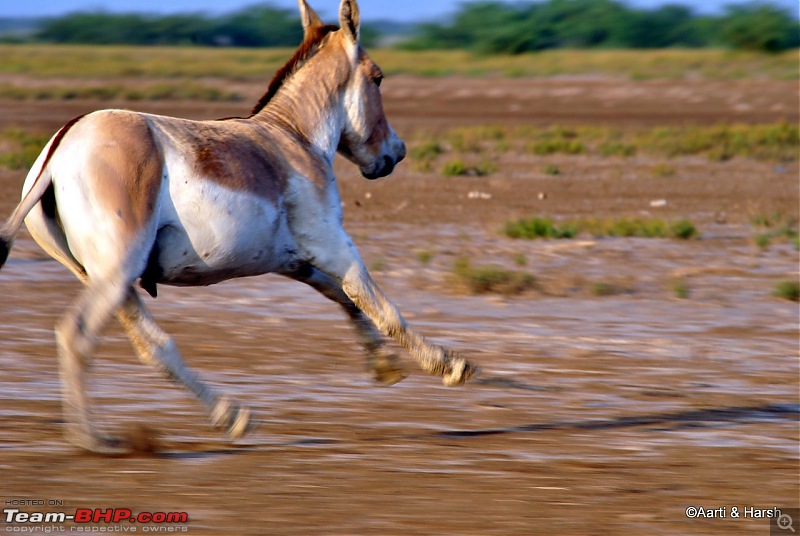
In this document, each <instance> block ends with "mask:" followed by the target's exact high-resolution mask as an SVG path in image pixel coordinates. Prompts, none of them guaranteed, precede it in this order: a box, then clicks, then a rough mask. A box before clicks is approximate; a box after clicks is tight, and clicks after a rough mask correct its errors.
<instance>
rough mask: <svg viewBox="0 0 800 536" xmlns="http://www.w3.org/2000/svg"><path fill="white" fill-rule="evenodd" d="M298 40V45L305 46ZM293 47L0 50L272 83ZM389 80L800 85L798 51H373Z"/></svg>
mask: <svg viewBox="0 0 800 536" xmlns="http://www.w3.org/2000/svg"><path fill="white" fill-rule="evenodd" d="M299 42H300V40H299V37H298V39H297V40H296V41H294V43H299ZM293 53H294V49H293V48H249V49H241V48H224V47H222V48H210V47H159V46H148V47H141V46H119V45H111V46H103V47H97V46H86V45H68V46H65V45H47V44H23V45H17V44H14V45H12V44H0V57H2V58H3V61H2V62H0V73H7V74H16V75H26V76H31V77H35V78H48V77H58V78H67V79H69V78H72V79H78V80H83V79H87V78H104V79H108V78H116V77H141V78H206V77H230V78H234V79H243V78H249V79H257V80H264V79H267V78H269V77H270V76H271V75H272V73H274V72H275V71H276V70H277V69H278V68H280V67H281V65H283V64H284V63H285V62H286V60H287V59H288V58H289V57H291V55H292V54H293ZM370 55H371V56H373V57H374V58H375V60H376V61H377V62H378V63H379V64H380V65H381V68H382V69H383V70H384V72H386V73H387V74H389V75H391V74H400V73H403V74H414V75H419V76H449V75H456V74H457V75H462V76H486V75H494V76H498V75H499V76H509V77H550V76H558V75H579V74H587V73H592V74H595V75H606V76H612V77H625V78H635V79H672V80H674V79H683V78H686V77H687V76H692V77H694V78H697V77H702V78H707V79H714V80H731V79H734V80H735V79H741V78H749V77H752V78H766V79H773V80H797V79H798V78H799V77H800V73H798V70H797V52H796V51H787V52H783V53H780V54H770V55H765V54H759V53H755V52H730V51H725V50H715V49H707V50H685V49H683V50H681V49H660V50H647V51H643V50H546V51H542V52H538V53H536V54H520V55H515V56H508V55H482V54H479V55H476V54H473V53H470V52H467V51H463V50H420V51H407V50H395V49H373V50H370Z"/></svg>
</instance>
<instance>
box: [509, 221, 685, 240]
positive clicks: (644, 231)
mask: <svg viewBox="0 0 800 536" xmlns="http://www.w3.org/2000/svg"><path fill="white" fill-rule="evenodd" d="M581 233H586V234H590V235H592V236H595V237H598V238H600V237H604V236H617V237H643V238H679V239H683V240H688V239H690V238H694V237H696V236H698V235H699V231H698V230H697V227H695V225H694V224H693V223H692V222H691V221H689V220H686V219H680V220H676V221H674V222H672V223H669V222H667V221H666V220H663V219H659V218H615V219H597V218H585V219H580V220H572V221H565V222H560V223H557V222H554V221H553V220H552V219H550V218H546V217H539V216H534V217H531V218H522V219H517V220H512V221H509V222H507V223H506V225H505V227H504V228H503V234H505V235H506V236H508V237H509V238H527V239H536V238H574V237H576V236H578V235H579V234H581Z"/></svg>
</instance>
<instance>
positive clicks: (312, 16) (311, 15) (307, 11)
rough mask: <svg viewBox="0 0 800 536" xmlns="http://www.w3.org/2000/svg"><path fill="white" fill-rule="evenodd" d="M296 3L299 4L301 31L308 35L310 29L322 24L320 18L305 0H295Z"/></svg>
mask: <svg viewBox="0 0 800 536" xmlns="http://www.w3.org/2000/svg"><path fill="white" fill-rule="evenodd" d="M297 5H298V6H300V20H301V21H302V22H303V31H304V32H305V34H306V36H308V32H309V31H311V29H313V28H316V27H318V26H322V20H320V18H319V15H317V12H316V11H314V10H313V9H311V6H309V5H308V2H306V0H297Z"/></svg>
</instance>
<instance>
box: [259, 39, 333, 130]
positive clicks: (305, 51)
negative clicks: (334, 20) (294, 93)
mask: <svg viewBox="0 0 800 536" xmlns="http://www.w3.org/2000/svg"><path fill="white" fill-rule="evenodd" d="M338 29H339V27H338V26H335V25H333V24H327V25H325V26H317V27H315V28H313V29H311V30H310V31H309V34H308V35H307V36H306V38H305V39H303V42H302V43H301V44H300V47H299V48H298V49H297V51H296V52H295V53H294V56H292V58H291V59H290V60H289V61H288V62H286V65H284V66H283V67H281V68H280V69H278V71H277V72H276V73H275V76H274V77H272V81H271V82H270V83H269V87H268V88H267V92H266V93H264V95H263V96H262V97H261V98H260V99H259V101H258V103H256V105H255V106H254V107H253V111H252V112H250V116H251V117H252V116H254V115H256V114H257V113H258V112H260V111H261V110H263V109H264V107H265V106H266V105H267V103H268V102H269V101H270V100H272V97H274V96H275V94H276V93H277V92H278V90H279V89H280V88H281V86H283V84H284V83H285V82H286V80H288V79H289V77H290V76H292V74H294V73H295V71H297V69H299V68H300V67H301V66H302V65H303V64H304V63H305V62H306V61H307V60H308V59H309V58H310V57H311V56H313V55H314V54H315V53H316V52H317V50H318V49H319V46H320V45H321V44H322V41H323V40H324V39H325V37H327V35H328V34H329V33H331V32H335V31H336V30H338Z"/></svg>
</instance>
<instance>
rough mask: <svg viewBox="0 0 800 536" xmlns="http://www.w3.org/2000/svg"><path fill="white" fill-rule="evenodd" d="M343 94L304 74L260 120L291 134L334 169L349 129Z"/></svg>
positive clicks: (274, 100)
mask: <svg viewBox="0 0 800 536" xmlns="http://www.w3.org/2000/svg"><path fill="white" fill-rule="evenodd" d="M342 94H343V92H342V91H341V89H340V87H339V85H338V84H332V83H331V81H330V79H326V78H325V77H319V78H316V77H314V76H313V74H310V73H304V72H303V71H301V72H298V73H296V74H295V75H294V76H293V77H292V79H291V81H290V84H289V85H287V87H284V88H281V90H280V91H279V92H278V93H277V94H276V95H275V96H274V97H273V98H272V100H271V101H270V102H269V103H268V104H267V105H266V106H265V107H264V109H263V110H261V111H260V112H259V113H258V114H257V115H256V118H257V119H263V120H265V121H269V122H270V123H272V124H276V125H280V126H281V127H282V128H286V129H288V130H291V131H292V132H293V133H295V134H296V135H299V136H300V137H301V138H302V139H304V140H306V141H307V142H308V143H309V144H310V145H311V147H312V148H313V149H314V150H315V151H316V152H318V153H319V154H320V155H321V156H322V157H324V158H325V160H326V161H327V162H329V163H330V164H331V165H332V164H333V157H334V156H335V154H336V149H337V148H338V146H339V139H340V138H341V135H342V131H343V130H344V126H345V124H344V122H345V115H346V114H345V113H344V106H343V102H342V100H343V96H342Z"/></svg>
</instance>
